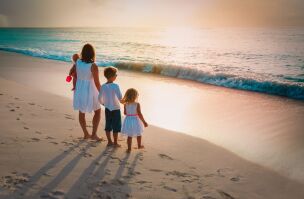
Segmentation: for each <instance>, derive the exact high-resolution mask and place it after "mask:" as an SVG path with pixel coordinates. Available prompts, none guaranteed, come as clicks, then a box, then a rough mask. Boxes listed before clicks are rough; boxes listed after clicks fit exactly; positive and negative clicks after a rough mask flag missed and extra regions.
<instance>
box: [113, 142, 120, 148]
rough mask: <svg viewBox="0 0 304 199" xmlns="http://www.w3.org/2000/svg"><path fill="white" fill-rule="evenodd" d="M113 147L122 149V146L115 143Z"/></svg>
mask: <svg viewBox="0 0 304 199" xmlns="http://www.w3.org/2000/svg"><path fill="white" fill-rule="evenodd" d="M113 146H114V147H115V148H116V147H117V148H118V147H121V145H120V144H118V143H114V144H113Z"/></svg>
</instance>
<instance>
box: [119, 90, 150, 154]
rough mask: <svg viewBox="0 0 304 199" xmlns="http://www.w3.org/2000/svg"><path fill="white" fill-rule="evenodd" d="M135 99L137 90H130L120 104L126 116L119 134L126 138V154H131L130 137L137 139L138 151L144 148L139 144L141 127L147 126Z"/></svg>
mask: <svg viewBox="0 0 304 199" xmlns="http://www.w3.org/2000/svg"><path fill="white" fill-rule="evenodd" d="M137 98H138V92H137V90H135V89H134V88H130V89H128V90H127V91H126V93H125V96H124V97H123V99H122V103H123V104H124V114H125V115H126V118H125V120H124V122H123V125H122V129H121V132H122V134H124V135H126V136H128V139H127V144H128V149H127V152H128V153H129V152H131V146H132V137H137V146H138V149H143V148H144V146H143V145H142V144H141V134H142V133H143V130H144V128H143V126H145V127H147V126H148V124H147V122H146V121H145V119H144V117H143V115H142V113H141V110H140V104H139V103H138V102H136V100H137Z"/></svg>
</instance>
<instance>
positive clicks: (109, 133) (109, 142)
mask: <svg viewBox="0 0 304 199" xmlns="http://www.w3.org/2000/svg"><path fill="white" fill-rule="evenodd" d="M106 136H107V139H108V146H111V145H113V142H112V138H111V131H106Z"/></svg>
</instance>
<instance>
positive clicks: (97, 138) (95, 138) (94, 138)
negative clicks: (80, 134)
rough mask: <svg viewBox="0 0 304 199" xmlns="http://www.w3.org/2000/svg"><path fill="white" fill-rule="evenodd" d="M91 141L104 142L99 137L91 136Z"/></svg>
mask: <svg viewBox="0 0 304 199" xmlns="http://www.w3.org/2000/svg"><path fill="white" fill-rule="evenodd" d="M91 139H92V140H96V141H97V142H100V141H102V138H100V137H98V136H97V135H92V136H91Z"/></svg>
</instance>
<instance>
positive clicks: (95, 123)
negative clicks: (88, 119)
mask: <svg viewBox="0 0 304 199" xmlns="http://www.w3.org/2000/svg"><path fill="white" fill-rule="evenodd" d="M100 110H101V109H98V110H96V111H95V113H94V117H93V121H92V123H93V130H92V136H91V139H93V140H96V141H102V138H99V137H98V136H97V128H98V124H99V121H100Z"/></svg>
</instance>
